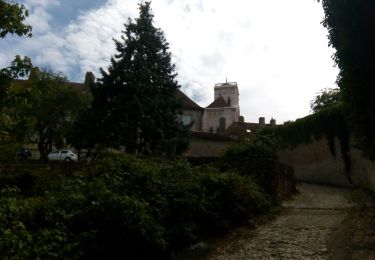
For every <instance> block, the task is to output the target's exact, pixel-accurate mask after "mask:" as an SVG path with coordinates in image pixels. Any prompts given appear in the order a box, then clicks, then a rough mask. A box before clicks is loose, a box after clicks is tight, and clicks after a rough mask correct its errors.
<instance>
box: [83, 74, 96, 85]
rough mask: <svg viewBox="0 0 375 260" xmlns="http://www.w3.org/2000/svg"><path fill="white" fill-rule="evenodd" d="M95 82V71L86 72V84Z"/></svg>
mask: <svg viewBox="0 0 375 260" xmlns="http://www.w3.org/2000/svg"><path fill="white" fill-rule="evenodd" d="M94 83H95V76H94V73H92V72H91V71H88V72H86V75H85V82H84V85H85V86H91V85H93V84H94Z"/></svg>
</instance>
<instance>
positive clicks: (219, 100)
mask: <svg viewBox="0 0 375 260" xmlns="http://www.w3.org/2000/svg"><path fill="white" fill-rule="evenodd" d="M228 106H229V105H228V103H227V102H225V100H224V98H223V97H218V98H217V99H216V100H215V101H214V102H212V103H211V104H210V105H208V107H207V108H220V107H228Z"/></svg>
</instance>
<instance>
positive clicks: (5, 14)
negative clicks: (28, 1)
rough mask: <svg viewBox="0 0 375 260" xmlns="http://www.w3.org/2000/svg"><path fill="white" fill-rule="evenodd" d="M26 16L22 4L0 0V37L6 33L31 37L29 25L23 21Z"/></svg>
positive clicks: (27, 13) (26, 12) (27, 14)
mask: <svg viewBox="0 0 375 260" xmlns="http://www.w3.org/2000/svg"><path fill="white" fill-rule="evenodd" d="M28 16H29V12H28V11H27V10H26V8H25V6H24V5H23V4H18V3H13V2H9V1H5V0H0V38H5V36H6V35H7V34H8V33H10V34H17V35H18V36H22V35H27V36H28V37H31V26H30V25H27V24H24V23H23V22H24V20H25V19H26V17H28Z"/></svg>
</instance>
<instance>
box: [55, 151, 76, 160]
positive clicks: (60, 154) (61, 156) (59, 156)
mask: <svg viewBox="0 0 375 260" xmlns="http://www.w3.org/2000/svg"><path fill="white" fill-rule="evenodd" d="M48 160H51V161H66V162H71V161H73V162H76V161H78V157H77V155H76V154H75V153H73V152H72V151H71V150H56V151H52V152H50V153H49V154H48Z"/></svg>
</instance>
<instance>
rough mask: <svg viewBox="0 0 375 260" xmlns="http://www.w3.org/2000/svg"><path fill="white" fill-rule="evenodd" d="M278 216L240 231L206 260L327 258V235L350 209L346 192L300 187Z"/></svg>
mask: <svg viewBox="0 0 375 260" xmlns="http://www.w3.org/2000/svg"><path fill="white" fill-rule="evenodd" d="M298 190H299V191H300V193H299V194H297V195H296V196H295V197H294V198H293V199H292V200H289V201H287V202H285V203H283V209H282V211H281V214H280V215H279V216H278V217H277V218H275V219H274V220H273V221H272V222H270V223H267V224H265V225H262V226H259V227H258V228H256V229H255V230H242V231H241V234H240V235H238V236H237V237H236V239H232V240H230V242H229V243H228V241H227V242H226V243H225V245H222V246H219V247H218V248H217V249H216V250H215V252H214V253H213V254H212V255H211V257H210V258H209V259H223V260H224V259H225V260H230V259H233V260H236V259H257V260H258V259H329V257H330V255H329V252H328V249H327V242H328V238H329V234H330V233H331V232H332V230H333V228H334V227H336V226H337V225H339V224H340V223H341V222H342V221H343V219H344V218H345V216H346V214H347V209H348V208H350V207H351V205H350V204H349V203H348V201H347V198H348V195H349V193H350V191H349V190H347V189H340V188H333V187H327V186H321V185H311V184H300V185H299V186H298Z"/></svg>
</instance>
